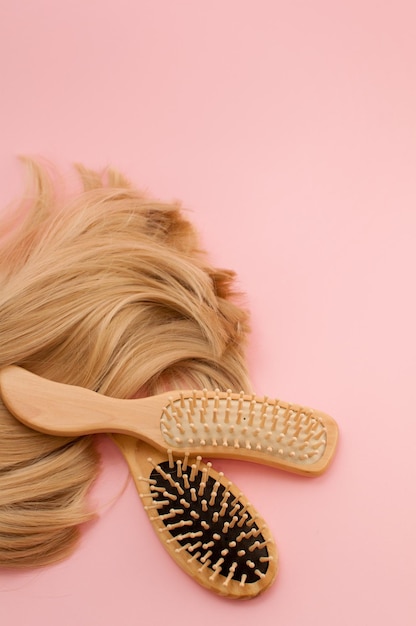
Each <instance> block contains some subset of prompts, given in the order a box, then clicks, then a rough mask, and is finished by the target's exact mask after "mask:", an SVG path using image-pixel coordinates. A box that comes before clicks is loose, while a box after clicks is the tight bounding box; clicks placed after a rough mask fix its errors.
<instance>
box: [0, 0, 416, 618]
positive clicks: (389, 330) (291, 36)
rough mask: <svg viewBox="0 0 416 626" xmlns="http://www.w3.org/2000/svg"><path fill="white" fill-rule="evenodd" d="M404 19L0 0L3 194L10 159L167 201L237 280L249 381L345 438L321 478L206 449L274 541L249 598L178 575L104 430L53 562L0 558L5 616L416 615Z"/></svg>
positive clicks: (392, 5)
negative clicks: (69, 537)
mask: <svg viewBox="0 0 416 626" xmlns="http://www.w3.org/2000/svg"><path fill="white" fill-rule="evenodd" d="M415 18H416V10H415V4H414V1H413V0H409V1H407V2H406V1H405V0H394V1H393V0H387V1H385V2H379V1H375V0H348V1H344V2H342V1H340V0H338V1H337V0H314V1H307V0H303V1H302V0H290V1H289V0H288V1H286V2H285V1H282V0H269V1H267V0H257V1H256V2H254V1H250V0H249V1H244V0H211V1H210V2H198V1H195V0H188V1H185V0H147V1H143V0H141V1H140V0H117V2H111V1H106V2H105V1H103V0H84V1H83V2H71V1H70V0H67V1H66V2H65V1H63V0H61V1H59V0H58V1H57V0H27V1H26V2H24V1H23V2H12V1H11V0H2V1H1V3H0V81H1V84H0V94H1V96H0V112H1V116H0V137H1V142H0V176H1V185H0V201H1V205H2V206H3V205H5V204H7V202H9V201H10V200H11V199H12V198H14V197H15V196H16V195H18V194H19V193H20V191H21V190H22V172H21V168H20V166H19V164H18V162H17V159H16V155H17V154H20V153H24V154H27V153H29V154H42V155H44V156H46V157H47V158H50V159H51V160H53V161H55V162H57V163H58V164H59V165H60V166H62V167H63V168H64V169H65V171H67V172H69V165H70V163H72V162H73V161H81V162H83V163H85V164H86V165H89V166H93V167H101V166H105V165H106V164H112V165H114V166H116V167H118V168H120V169H121V170H123V171H125V172H126V173H127V174H128V175H129V176H130V177H131V178H132V179H133V180H134V181H135V182H136V183H137V184H138V185H140V186H142V187H145V188H147V189H149V190H150V191H151V192H152V193H154V194H156V195H158V196H159V197H162V198H164V199H167V200H170V199H172V198H180V199H181V200H182V201H183V203H184V204H185V205H186V206H187V207H189V208H191V209H192V211H193V220H194V221H195V223H196V224H197V225H198V226H199V228H200V230H201V232H202V235H203V240H204V243H205V246H206V247H207V249H208V250H209V251H210V252H211V258H212V260H213V261H214V262H215V263H217V264H219V265H222V266H226V267H231V268H234V269H235V270H237V272H238V274H239V277H240V286H241V288H242V289H243V290H244V291H245V292H246V293H247V298H248V303H249V305H250V308H251V311H252V316H253V335H252V339H251V345H250V367H251V372H252V377H253V380H254V382H255V388H256V390H257V391H258V392H259V393H267V394H268V395H270V396H277V397H281V398H283V399H286V400H290V401H293V402H300V403H303V404H307V405H310V406H314V407H316V408H321V409H322V410H324V411H325V412H327V413H330V414H331V415H333V416H334V417H335V419H336V420H337V421H338V423H339V425H340V430H341V440H340V445H339V450H338V454H337V457H336V459H335V461H334V463H333V465H332V467H331V469H330V471H329V472H328V473H327V474H326V475H324V476H323V477H321V478H318V479H314V480H308V479H305V478H302V477H297V476H292V475H288V474H285V473H283V472H282V473H279V472H276V471H273V470H272V469H269V468H262V467H259V466H253V465H248V464H244V463H237V462H234V463H233V462H227V461H221V462H217V463H216V466H217V468H220V469H223V470H224V471H225V472H226V473H227V475H229V476H230V478H231V479H233V480H235V481H236V482H237V484H238V485H239V487H240V488H241V489H242V490H243V491H244V492H245V493H246V494H247V495H249V497H250V499H251V500H252V501H253V502H254V503H255V505H256V506H257V508H258V509H259V510H260V511H261V512H262V514H263V516H264V517H265V518H266V519H267V521H268V522H269V524H270V526H271V528H272V531H273V533H274V535H275V537H276V540H277V543H278V546H279V550H280V557H281V571H280V575H279V578H278V580H277V582H276V584H275V585H274V586H273V587H272V589H270V590H269V591H268V592H267V593H266V594H265V595H264V596H262V597H260V598H258V599H256V600H253V601H252V602H249V603H238V602H230V601H227V600H223V599H221V598H218V597H216V596H214V595H212V594H210V593H208V592H206V591H205V590H203V589H202V588H200V587H199V586H197V585H196V584H195V583H194V582H193V581H192V580H190V579H188V578H187V576H186V575H185V574H182V572H181V571H179V570H178V569H177V567H176V566H175V565H174V564H173V562H171V561H170V559H169V558H168V557H167V555H165V553H164V551H163V548H162V547H161V546H160V545H159V543H158V541H157V539H156V537H155V536H154V534H153V531H152V530H151V528H150V527H149V525H148V522H147V519H146V518H145V514H144V512H143V510H142V508H141V503H140V502H139V500H138V498H137V495H136V492H135V490H134V488H133V486H132V484H131V483H129V484H128V487H127V489H126V491H125V492H124V493H123V494H122V495H121V497H119V493H120V491H121V490H122V489H123V486H124V484H125V480H126V476H127V470H126V468H125V466H124V463H123V461H122V459H121V457H120V456H119V454H118V452H117V451H116V450H115V449H114V447H113V446H112V445H111V444H110V443H109V442H107V443H106V442H105V441H104V440H103V441H102V443H101V446H102V450H103V453H104V465H105V469H104V472H103V474H102V476H101V478H100V480H99V484H98V485H97V488H96V491H95V495H94V497H95V499H96V501H97V502H98V503H99V505H100V507H101V508H102V509H103V513H102V516H101V517H100V519H99V520H98V521H97V522H96V523H94V524H92V525H91V526H90V527H89V528H88V529H87V531H86V532H85V533H84V537H83V541H82V544H81V546H80V548H79V549H78V551H77V552H76V553H75V554H74V556H73V557H72V558H70V559H68V560H67V561H65V562H64V563H62V564H60V565H57V566H55V567H50V568H47V569H44V570H42V571H41V570H37V571H31V572H25V573H13V572H7V571H4V570H2V571H1V573H0V623H1V624H7V626H23V625H24V626H27V625H28V624H30V625H31V626H38V625H41V624H42V625H45V624H47V625H51V626H52V625H54V626H55V625H56V624H59V626H69V625H71V626H72V625H73V624H80V625H81V626H84V625H85V626H87V625H88V626H95V625H97V626H98V625H103V626H106V625H114V624H119V625H120V626H133V625H136V624H138V623H146V624H152V625H153V624H155V625H159V624H164V623H169V624H170V625H171V626H176V625H178V626H179V625H181V626H182V625H183V624H186V623H187V622H189V621H190V620H192V622H193V623H195V624H198V625H199V626H208V625H210V626H211V625H212V624H220V623H221V624H222V623H224V624H229V623H235V624H247V625H248V624H252V623H258V624H262V626H269V625H272V624H273V625H274V624H282V625H284V626H297V625H302V626H303V625H305V624H308V626H313V625H318V624H319V626H332V625H334V624H336V625H337V626H342V625H346V626H351V625H352V624H357V625H359V626H369V625H372V624H377V625H378V626H387V625H391V624H400V626H414V624H415V623H416V599H415V592H414V584H415V579H416V556H415V544H416V541H415V527H416V498H415V463H414V460H415V456H416V443H415V442H416V419H415V370H416V367H415V352H416V341H415V330H414V329H415V318H416V304H415V302H416V300H415V294H414V284H415V281H414V271H415V260H416V252H415V247H416V246H415V244H416V237H415V235H416V204H415V200H416V186H415V171H416V117H415V111H416V76H415V74H416V69H415V68H416V39H415ZM0 349H1V348H0Z"/></svg>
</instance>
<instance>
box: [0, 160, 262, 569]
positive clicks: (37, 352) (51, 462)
mask: <svg viewBox="0 0 416 626" xmlns="http://www.w3.org/2000/svg"><path fill="white" fill-rule="evenodd" d="M26 165H27V167H28V169H29V172H30V180H31V182H30V185H29V187H28V189H27V191H26V193H25V195H24V197H23V198H22V201H21V202H20V204H19V206H17V208H16V211H15V212H14V214H13V220H14V222H15V226H14V228H13V229H11V227H10V220H9V221H8V222H7V221H6V220H5V221H4V223H3V225H2V226H0V234H1V236H2V240H3V245H2V246H1V249H0V346H1V348H0V367H5V366H7V365H11V364H16V365H20V366H22V367H25V368H27V369H29V370H31V371H32V372H34V373H36V374H39V375H42V376H45V377H47V378H50V379H52V380H56V381H59V382H63V383H68V384H73V385H80V386H83V387H86V388H89V389H93V390H94V391H97V392H99V393H103V394H106V395H110V396H114V397H119V398H132V397H137V396H145V395H152V394H156V393H158V392H160V391H161V390H166V389H173V388H181V387H182V388H183V387H187V388H189V387H194V388H204V387H206V388H216V387H218V388H220V389H227V388H231V389H234V390H238V391H239V390H240V389H244V390H247V391H248V390H249V389H250V383H249V380H248V375H247V368H246V361H245V357H244V347H245V340H246V335H247V332H248V316H247V313H246V311H245V310H244V309H243V308H241V306H239V305H238V304H236V294H235V292H234V287H233V285H234V278H235V277H234V273H233V272H231V271H228V270H223V269H217V268H214V267H212V266H211V265H210V264H209V263H208V261H207V258H206V255H205V254H204V253H203V252H202V251H201V250H200V247H199V242H198V237H197V234H196V232H195V229H194V228H193V226H192V224H191V223H190V222H189V220H188V219H187V218H186V217H185V214H184V211H183V210H182V209H181V207H180V206H179V205H178V204H169V203H163V202H159V201H156V200H153V199H150V198H149V197H147V196H146V195H145V194H143V193H141V192H140V191H138V190H137V189H135V188H134V187H133V186H132V185H131V184H130V183H129V182H128V181H127V180H126V179H125V178H124V177H123V176H122V175H120V174H119V173H118V172H116V171H113V170H107V171H106V172H103V173H97V172H94V171H91V170H88V169H86V168H84V167H82V166H77V169H78V172H79V174H80V178H81V181H82V186H83V188H82V190H81V191H79V192H78V193H76V194H75V195H72V196H70V197H67V196H66V195H64V196H63V197H62V194H61V193H60V188H61V186H60V183H59V179H58V178H57V176H56V175H55V173H54V172H51V171H49V170H48V168H47V167H45V166H44V165H40V164H39V163H38V162H37V161H34V160H26ZM98 472H99V459H98V455H97V452H96V449H95V446H94V438H93V437H82V438H62V437H52V436H47V435H42V434H40V433H36V432H34V431H32V430H30V429H28V428H26V427H24V426H23V425H21V424H20V423H19V422H17V421H16V420H15V419H14V418H13V417H12V416H11V415H10V413H9V412H8V411H7V409H6V408H5V406H4V405H3V404H2V403H1V401H0V565H3V566H8V567H33V566H40V565H45V564H48V563H52V562H55V561H58V560H60V559H62V558H64V557H65V556H66V555H67V554H69V553H70V552H71V551H72V550H73V548H74V546H75V545H76V542H77V540H78V537H79V528H80V525H81V524H82V523H83V522H85V521H86V520H88V519H90V518H91V516H92V515H93V514H94V513H93V512H92V511H90V510H89V509H88V506H87V497H86V496H87V493H88V490H89V488H90V486H91V483H92V482H93V480H94V478H95V477H96V475H97V473H98Z"/></svg>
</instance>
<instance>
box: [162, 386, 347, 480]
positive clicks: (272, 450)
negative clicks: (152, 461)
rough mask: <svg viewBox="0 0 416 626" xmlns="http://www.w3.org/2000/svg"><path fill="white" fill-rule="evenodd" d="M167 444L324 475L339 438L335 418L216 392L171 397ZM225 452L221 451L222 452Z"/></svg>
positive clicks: (167, 408)
mask: <svg viewBox="0 0 416 626" xmlns="http://www.w3.org/2000/svg"><path fill="white" fill-rule="evenodd" d="M160 427H161V434H162V437H163V439H164V441H165V442H166V445H169V446H172V448H174V449H175V451H177V450H186V449H191V448H192V449H194V450H198V451H199V450H202V449H204V455H207V456H217V454H218V453H219V452H220V451H221V456H225V455H224V454H223V450H224V448H225V449H227V450H228V453H229V454H228V456H230V457H237V458H245V459H246V460H249V459H250V458H251V459H252V460H253V461H260V462H264V463H267V464H273V465H274V464H280V465H281V466H282V467H283V468H285V469H291V470H292V471H297V472H299V473H306V474H307V473H314V474H316V473H320V472H321V471H323V470H324V469H325V467H326V465H327V464H328V462H329V460H330V458H331V456H332V453H333V450H334V447H335V443H336V437H337V427H336V424H335V422H334V420H332V418H330V417H329V416H327V415H325V414H323V413H319V412H317V411H313V410H312V409H307V408H304V407H301V406H299V405H293V404H289V403H287V402H282V401H279V400H274V399H269V398H267V397H259V396H256V395H254V394H253V395H246V394H244V392H240V393H239V394H237V393H232V392H231V391H228V392H220V391H219V390H215V391H207V390H204V391H202V392H201V391H193V392H185V391H182V392H178V393H177V394H176V395H173V394H172V395H171V397H170V398H169V400H168V402H167V403H166V405H165V407H164V409H163V411H162V417H161V423H160ZM218 455H219V454H218Z"/></svg>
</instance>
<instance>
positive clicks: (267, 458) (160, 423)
mask: <svg viewBox="0 0 416 626" xmlns="http://www.w3.org/2000/svg"><path fill="white" fill-rule="evenodd" d="M0 390H1V396H2V399H3V402H4V403H5V405H6V406H7V408H8V409H9V411H10V412H11V413H12V414H13V415H14V416H15V417H16V418H17V419H19V420H20V421H21V422H23V423H24V424H26V425H27V426H30V427H31V428H33V429H35V430H39V431H41V432H44V433H48V434H53V435H69V436H78V435H86V434H93V433H103V432H105V433H118V434H124V435H130V436H134V437H137V438H139V439H141V440H142V441H146V442H147V443H149V444H151V445H152V446H154V447H156V448H157V449H159V450H160V451H165V452H166V451H167V450H168V449H169V450H172V453H173V454H174V455H178V454H182V455H183V454H184V453H185V452H189V453H192V454H194V455H198V454H201V455H203V456H205V457H211V458H215V457H221V458H234V459H242V460H246V461H254V462H257V463H263V464H265V465H270V466H273V467H278V468H280V469H284V470H288V471H291V472H295V473H298V474H304V475H319V474H322V472H324V471H325V469H326V468H327V466H328V464H329V462H330V461H331V459H332V457H333V454H334V451H335V447H336V442H337V437H338V428H337V425H336V422H335V421H334V420H333V419H332V418H331V417H329V416H328V415H326V414H325V413H322V412H320V411H316V410H312V409H307V408H304V407H301V406H299V405H294V404H289V403H287V402H282V401H279V400H273V399H269V398H266V397H259V396H256V395H254V394H245V393H244V392H240V393H232V392H231V391H225V392H222V391H219V390H216V391H207V390H203V391H170V392H166V393H162V394H159V395H157V396H151V397H148V398H142V399H138V400H120V399H117V398H109V397H107V396H103V395H100V394H98V393H95V392H93V391H90V390H89V389H84V388H82V387H74V386H71V385H64V384H61V383H56V382H52V381H50V380H47V379H45V378H42V377H40V376H36V375H35V374H32V373H31V372H28V371H27V370H24V369H22V368H19V367H17V366H10V367H7V368H4V369H3V370H1V371H0Z"/></svg>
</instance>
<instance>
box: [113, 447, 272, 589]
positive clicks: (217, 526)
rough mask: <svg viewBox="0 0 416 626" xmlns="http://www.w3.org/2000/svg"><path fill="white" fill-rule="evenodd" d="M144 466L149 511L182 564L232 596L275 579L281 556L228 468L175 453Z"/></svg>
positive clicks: (143, 491) (141, 486) (142, 480)
mask: <svg viewBox="0 0 416 626" xmlns="http://www.w3.org/2000/svg"><path fill="white" fill-rule="evenodd" d="M117 438H118V437H117ZM117 438H116V440H117ZM138 445H139V447H140V445H142V446H143V445H145V444H138ZM141 469H142V470H146V471H145V472H142V474H141V475H140V476H138V477H137V478H136V483H137V485H138V488H139V491H140V492H141V497H142V500H143V504H144V507H145V510H146V512H147V514H148V516H149V519H150V521H151V522H152V524H153V525H154V527H155V528H156V531H157V535H158V537H159V539H160V540H161V542H162V543H163V545H164V547H165V548H166V549H167V550H168V552H169V553H170V554H171V556H172V557H173V558H174V560H175V561H176V562H177V563H178V564H179V565H180V566H181V567H182V569H184V570H185V571H186V572H187V573H188V574H189V575H191V576H192V577H193V578H194V579H195V580H196V581H197V582H199V583H200V584H201V585H203V586H204V587H206V588H208V589H210V590H212V591H215V592H216V593H218V594H220V595H222V596H227V597H229V598H252V597H255V596H257V595H258V594H260V593H262V592H263V591H265V590H266V589H267V588H268V587H269V586H270V585H271V584H272V582H273V581H274V579H275V577H276V573H277V565H278V559H277V551H276V547H275V543H274V540H273V537H272V536H271V533H270V530H269V529H268V527H267V525H266V523H265V522H264V520H263V519H262V518H261V517H260V516H259V514H258V513H257V511H256V510H255V509H254V507H253V506H252V505H251V504H250V503H249V502H248V501H247V499H246V498H245V496H244V495H243V494H242V493H241V492H240V491H239V490H238V489H237V488H236V486H235V485H233V483H232V482H230V481H229V480H227V478H226V477H225V476H224V475H223V473H221V472H220V473H218V472H216V471H215V470H214V469H213V468H212V465H211V464H210V463H207V464H204V463H203V462H202V460H201V458H200V457H197V458H191V459H190V458H189V457H188V456H187V455H185V456H184V457H183V458H181V459H177V458H176V459H174V458H173V456H172V455H171V454H170V453H169V454H168V458H166V457H165V460H161V458H160V457H156V458H153V457H147V458H146V460H145V461H144V460H143V461H142V462H141Z"/></svg>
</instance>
